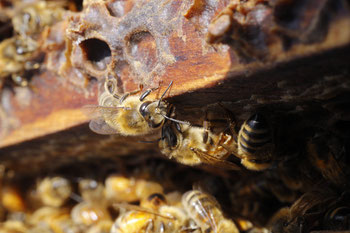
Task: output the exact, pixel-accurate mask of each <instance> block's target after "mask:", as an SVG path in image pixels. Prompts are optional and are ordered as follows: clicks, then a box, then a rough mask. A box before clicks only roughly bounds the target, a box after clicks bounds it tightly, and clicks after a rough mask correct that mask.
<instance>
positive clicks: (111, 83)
mask: <svg viewBox="0 0 350 233" xmlns="http://www.w3.org/2000/svg"><path fill="white" fill-rule="evenodd" d="M104 89H105V91H106V92H108V93H109V94H110V95H113V96H114V97H115V98H116V99H119V96H118V95H117V94H116V92H117V80H115V79H114V78H111V77H106V79H105V82H104Z"/></svg>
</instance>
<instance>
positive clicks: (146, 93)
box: [140, 86, 159, 101]
mask: <svg viewBox="0 0 350 233" xmlns="http://www.w3.org/2000/svg"><path fill="white" fill-rule="evenodd" d="M158 88H159V86H158V87H154V88H150V89H147V90H146V91H144V92H143V93H142V94H141V95H140V101H143V100H144V99H145V98H146V97H147V96H148V95H149V94H150V93H151V92H152V91H155V90H157V89H158Z"/></svg>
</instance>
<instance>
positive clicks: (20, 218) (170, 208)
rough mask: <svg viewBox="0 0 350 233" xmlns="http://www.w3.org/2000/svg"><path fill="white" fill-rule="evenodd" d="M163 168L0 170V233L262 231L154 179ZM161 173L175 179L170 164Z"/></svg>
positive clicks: (110, 164)
mask: <svg viewBox="0 0 350 233" xmlns="http://www.w3.org/2000/svg"><path fill="white" fill-rule="evenodd" d="M153 162H154V161H153ZM163 165H164V164H163ZM163 165H161V164H160V163H159V162H156V164H153V165H152V164H143V166H142V165H141V164H138V165H137V166H136V167H135V166H134V167H133V168H132V169H128V171H127V172H122V171H121V170H118V167H120V161H114V160H110V159H105V160H103V159H99V161H97V160H96V161H95V160H93V161H87V162H86V161H75V162H74V163H68V164H66V165H61V166H59V167H58V168H55V169H54V170H51V171H50V172H47V173H45V174H43V175H39V176H35V177H32V178H28V176H27V177H26V178H25V176H15V175H14V174H13V173H11V171H5V170H3V172H2V173H3V174H2V182H1V199H0V200H1V201H0V206H1V218H2V221H3V222H2V223H1V224H0V232H4V233H14V232H16V233H24V232H30V233H39V232H40V233H43V232H48V233H49V232H50V233H68V232H69V233H73V232H76V233H78V232H79V233H80V232H88V233H104V232H106V233H123V232H130V233H132V232H135V233H136V232H149V233H151V232H164V233H165V232H184V233H185V232H196V233H197V232H198V233H200V232H232V233H238V232H244V231H248V230H249V231H250V232H256V233H263V232H266V229H260V228H254V227H253V225H252V224H251V223H250V222H249V221H245V220H242V219H240V220H239V219H237V220H236V221H233V220H231V219H229V218H226V217H225V215H224V212H223V211H222V209H221V207H220V204H219V203H218V201H217V200H216V199H215V198H214V197H213V196H212V195H210V194H208V193H207V192H205V191H202V190H200V189H192V190H187V191H182V190H181V188H179V187H178V186H176V184H175V183H174V182H175V181H174V180H173V179H170V180H168V181H167V180H166V179H167V178H165V177H166V176H164V174H163V175H161V176H162V178H161V180H159V179H157V178H155V173H157V172H156V170H158V172H159V167H161V166H163ZM126 166H127V165H126ZM123 168H125V166H124V167H123ZM96 169H98V171H96ZM164 169H165V170H167V171H168V172H169V173H171V172H174V174H173V175H174V176H175V177H176V176H178V175H179V174H178V172H179V171H181V170H177V169H176V166H174V165H173V164H171V165H170V166H166V167H165V168H164ZM182 171H183V170H182ZM185 173H186V175H191V174H190V173H189V172H188V171H186V172H185ZM193 174H194V175H193V176H194V177H195V176H196V175H195V173H193ZM201 178H202V179H203V178H205V175H204V176H203V175H201Z"/></svg>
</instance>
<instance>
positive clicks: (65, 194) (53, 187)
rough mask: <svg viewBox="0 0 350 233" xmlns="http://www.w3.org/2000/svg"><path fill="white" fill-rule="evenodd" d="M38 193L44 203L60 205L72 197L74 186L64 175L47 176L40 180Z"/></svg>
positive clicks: (53, 205) (54, 205)
mask: <svg viewBox="0 0 350 233" xmlns="http://www.w3.org/2000/svg"><path fill="white" fill-rule="evenodd" d="M37 193H38V195H39V198H40V199H41V201H42V203H43V204H45V205H47V206H52V207H60V206H63V204H64V203H65V202H66V201H67V200H68V199H69V198H70V196H71V194H72V186H71V184H70V182H69V180H67V179H66V178H64V177H60V176H55V177H46V178H44V179H42V180H40V181H39V182H38V184H37Z"/></svg>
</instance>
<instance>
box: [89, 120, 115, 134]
mask: <svg viewBox="0 0 350 233" xmlns="http://www.w3.org/2000/svg"><path fill="white" fill-rule="evenodd" d="M89 128H90V129H91V130H92V131H93V132H95V133H97V134H104V135H110V134H118V131H117V130H116V129H114V128H112V127H110V126H109V125H108V124H107V123H106V122H105V120H104V119H103V118H95V119H92V120H91V121H90V123H89Z"/></svg>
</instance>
